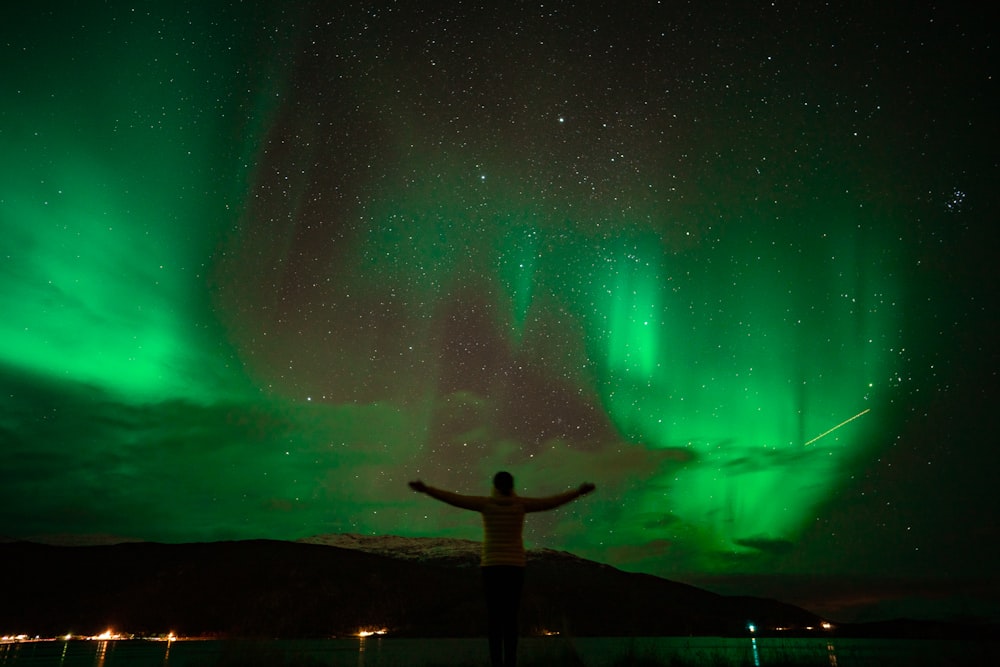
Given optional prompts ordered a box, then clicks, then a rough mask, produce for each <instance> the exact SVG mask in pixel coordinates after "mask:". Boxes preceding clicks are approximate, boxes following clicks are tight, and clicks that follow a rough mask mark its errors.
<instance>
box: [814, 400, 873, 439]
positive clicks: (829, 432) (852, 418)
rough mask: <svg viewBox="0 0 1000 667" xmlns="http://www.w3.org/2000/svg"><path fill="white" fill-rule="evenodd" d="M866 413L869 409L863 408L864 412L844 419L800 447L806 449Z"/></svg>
mask: <svg viewBox="0 0 1000 667" xmlns="http://www.w3.org/2000/svg"><path fill="white" fill-rule="evenodd" d="M868 412H871V408H865V409H864V410H862V411H861V412H859V413H858V414H856V415H854V416H853V417H851V418H850V419H845V420H844V421H842V422H840V423H839V424H837V425H836V426H834V427H833V428H831V429H830V430H829V431H824V432H823V433H820V434H819V435H817V436H816V437H815V438H813V439H812V440H810V441H809V442H807V443H805V444H804V445H802V446H803V447H808V446H809V445H811V444H813V443H814V442H816V441H817V440H819V439H820V438H825V437H826V436H828V435H830V434H831V433H833V432H834V431H836V430H837V429H838V428H840V427H841V426H844V425H845V424H850V423H851V422H852V421H854V420H855V419H857V418H858V417H860V416H861V415H863V414H866V413H868Z"/></svg>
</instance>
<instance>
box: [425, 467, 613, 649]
mask: <svg viewBox="0 0 1000 667" xmlns="http://www.w3.org/2000/svg"><path fill="white" fill-rule="evenodd" d="M410 488H411V489H413V490H414V491H418V492H420V493H426V494H427V495H429V496H430V497H431V498H436V499H438V500H440V501H442V502H445V503H448V504H449V505H454V506H455V507H461V508H462V509H467V510H474V511H476V512H479V513H480V514H482V515H483V554H482V560H481V562H480V565H481V566H482V568H481V570H482V574H483V589H484V591H485V593H486V613H487V618H488V620H489V640H490V661H491V663H492V665H493V667H514V666H515V665H516V664H517V639H518V626H517V610H518V607H519V606H520V603H521V589H522V588H523V586H524V564H525V554H524V538H523V533H524V515H525V514H527V513H528V512H543V511H545V510H551V509H555V508H556V507H559V506H560V505H565V504H566V503H568V502H570V501H571V500H576V499H577V498H579V497H580V496H583V495H586V494H588V493H590V492H591V491H593V490H594V488H595V487H594V485H593V484H591V483H589V482H585V483H583V484H581V485H580V486H579V488H576V489H573V490H572V491H566V492H565V493H560V494H559V495H556V496H550V497H548V498H522V497H521V496H519V495H517V494H516V493H514V477H513V476H512V475H511V474H510V473H509V472H498V473H497V474H496V475H495V476H494V477H493V492H492V494H491V495H489V496H463V495H460V494H458V493H451V492H450V491H442V490H441V489H435V488H434V487H432V486H427V485H426V484H424V483H423V482H421V481H420V480H417V481H415V482H410Z"/></svg>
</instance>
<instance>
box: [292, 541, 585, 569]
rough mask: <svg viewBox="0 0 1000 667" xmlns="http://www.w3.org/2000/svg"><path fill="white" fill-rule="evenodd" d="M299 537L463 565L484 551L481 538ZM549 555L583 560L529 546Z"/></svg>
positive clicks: (539, 555)
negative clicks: (479, 540)
mask: <svg viewBox="0 0 1000 667" xmlns="http://www.w3.org/2000/svg"><path fill="white" fill-rule="evenodd" d="M296 541H297V542H303V543H305V544H324V545H326V546H331V547H339V548H341V549H354V550H357V551H364V552H366V553H371V554H378V555H380V556H388V557H389V558H397V559H400V560H415V561H420V562H424V563H427V562H442V563H448V564H451V565H462V566H466V565H468V566H471V565H479V557H480V553H481V551H482V543H481V542H477V541H475V540H462V539H457V538H452V537H400V536H398V535H358V534H356V533H339V534H331V535H313V536H311V537H304V538H302V539H300V540H296ZM549 558H559V559H566V558H569V559H573V560H579V559H578V558H577V557H576V556H574V555H572V554H570V553H568V552H565V551H556V550H554V549H528V560H535V559H549Z"/></svg>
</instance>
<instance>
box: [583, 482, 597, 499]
mask: <svg viewBox="0 0 1000 667" xmlns="http://www.w3.org/2000/svg"><path fill="white" fill-rule="evenodd" d="M596 488H597V487H596V486H594V485H593V484H591V483H590V482H584V483H583V484H581V485H580V495H581V496H585V495H587V494H588V493H590V492H591V491H593V490H594V489H596Z"/></svg>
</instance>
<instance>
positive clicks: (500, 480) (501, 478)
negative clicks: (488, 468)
mask: <svg viewBox="0 0 1000 667" xmlns="http://www.w3.org/2000/svg"><path fill="white" fill-rule="evenodd" d="M493 487H494V488H495V489H496V490H497V491H499V492H500V493H501V494H503V495H505V496H509V495H510V494H511V493H513V491H514V476H513V475H511V474H510V473H509V472H506V471H503V470H501V471H500V472H498V473H497V474H495V475H493Z"/></svg>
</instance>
